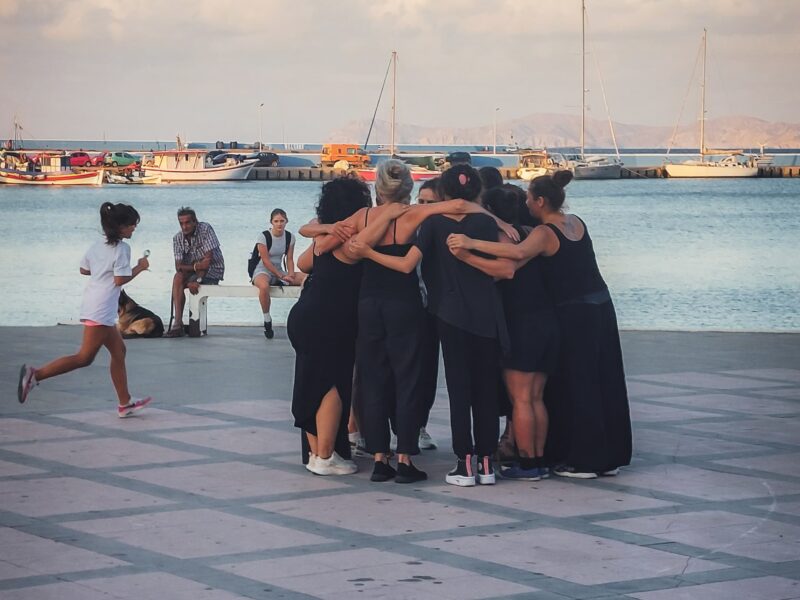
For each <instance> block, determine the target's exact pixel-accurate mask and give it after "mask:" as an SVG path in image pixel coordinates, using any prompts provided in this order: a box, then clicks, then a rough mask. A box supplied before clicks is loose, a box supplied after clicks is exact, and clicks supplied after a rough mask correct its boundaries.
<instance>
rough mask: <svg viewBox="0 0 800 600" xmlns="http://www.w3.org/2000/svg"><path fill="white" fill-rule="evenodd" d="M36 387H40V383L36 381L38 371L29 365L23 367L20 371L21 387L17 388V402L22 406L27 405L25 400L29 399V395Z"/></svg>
mask: <svg viewBox="0 0 800 600" xmlns="http://www.w3.org/2000/svg"><path fill="white" fill-rule="evenodd" d="M36 385H39V382H38V381H36V369H34V368H33V367H29V366H28V365H22V368H21V369H20V370H19V386H18V387H17V400H19V403H20V404H24V403H25V400H27V399H28V394H30V393H31V390H32V389H33V387H34V386H36Z"/></svg>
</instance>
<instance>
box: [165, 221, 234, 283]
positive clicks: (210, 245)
mask: <svg viewBox="0 0 800 600" xmlns="http://www.w3.org/2000/svg"><path fill="white" fill-rule="evenodd" d="M172 251H173V253H174V254H175V261H176V262H179V263H182V264H184V265H191V264H194V263H196V262H197V261H199V260H203V258H204V257H205V255H206V253H207V252H211V265H210V266H209V267H208V271H207V272H206V275H207V276H208V277H211V278H212V279H220V280H221V279H222V278H223V276H224V275H225V260H224V259H223V258H222V250H221V249H220V247H219V240H218V239H217V234H216V233H214V228H213V227H211V225H209V224H208V223H202V222H200V223H198V224H197V227H195V230H194V233H193V234H192V235H190V236H189V237H186V236H184V235H183V232H182V231H179V232H178V233H176V234H175V237H173V238H172Z"/></svg>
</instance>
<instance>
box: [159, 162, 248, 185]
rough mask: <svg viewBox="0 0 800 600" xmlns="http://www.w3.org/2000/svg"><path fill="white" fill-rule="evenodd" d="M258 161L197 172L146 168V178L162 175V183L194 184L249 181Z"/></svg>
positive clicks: (196, 170)
mask: <svg viewBox="0 0 800 600" xmlns="http://www.w3.org/2000/svg"><path fill="white" fill-rule="evenodd" d="M255 162H256V161H253V162H247V163H242V164H238V165H222V166H219V167H207V168H203V169H195V170H181V169H162V168H160V167H154V166H146V167H144V169H143V171H144V176H145V177H150V176H152V175H160V176H161V181H165V182H169V181H174V182H192V181H242V180H244V179H247V178H248V177H249V175H250V171H252V170H253V165H255Z"/></svg>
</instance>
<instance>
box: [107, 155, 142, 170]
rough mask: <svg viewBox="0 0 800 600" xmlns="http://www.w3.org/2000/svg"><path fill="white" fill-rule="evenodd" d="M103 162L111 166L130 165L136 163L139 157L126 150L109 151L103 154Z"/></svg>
mask: <svg viewBox="0 0 800 600" xmlns="http://www.w3.org/2000/svg"><path fill="white" fill-rule="evenodd" d="M104 163H105V164H106V165H111V166H112V167H130V166H131V165H138V164H139V158H138V157H136V156H134V155H133V154H128V153H127V152H109V153H108V154H106V156H105V159H104Z"/></svg>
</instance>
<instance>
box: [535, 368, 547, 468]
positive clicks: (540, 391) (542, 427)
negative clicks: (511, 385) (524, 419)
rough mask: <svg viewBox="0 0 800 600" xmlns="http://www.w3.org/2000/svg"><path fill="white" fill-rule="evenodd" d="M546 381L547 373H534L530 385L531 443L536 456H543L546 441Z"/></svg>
mask: <svg viewBox="0 0 800 600" xmlns="http://www.w3.org/2000/svg"><path fill="white" fill-rule="evenodd" d="M546 383H547V373H534V374H533V385H532V386H531V401H532V404H533V418H534V427H533V444H534V450H535V452H536V454H535V456H536V458H540V457H542V456H544V446H545V442H547V428H548V426H549V423H550V421H549V417H548V415H547V407H546V406H545V405H544V386H545V384H546Z"/></svg>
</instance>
